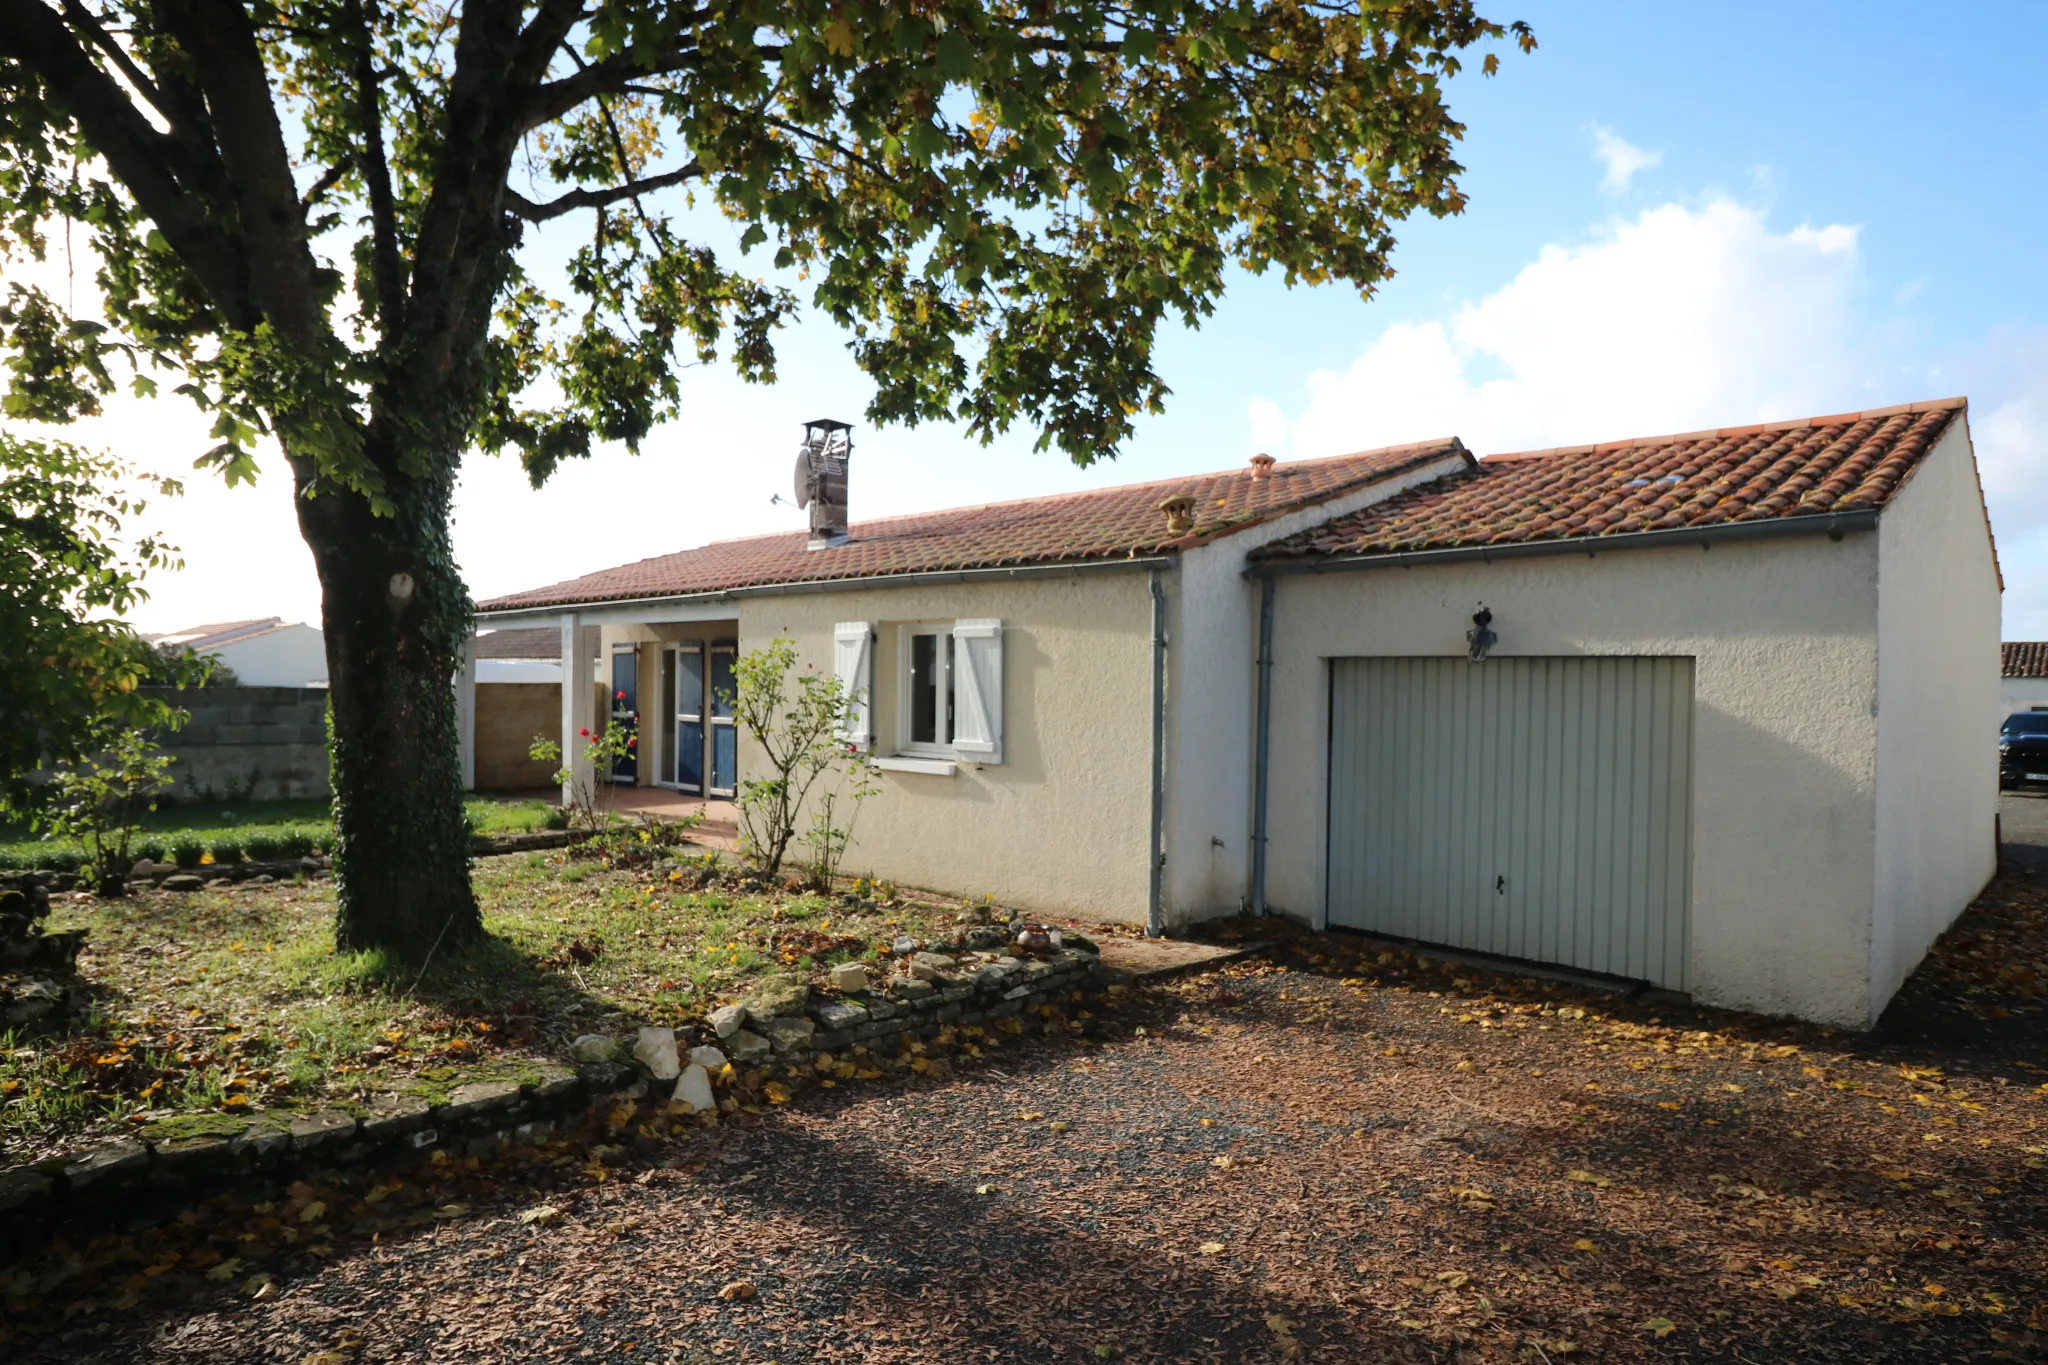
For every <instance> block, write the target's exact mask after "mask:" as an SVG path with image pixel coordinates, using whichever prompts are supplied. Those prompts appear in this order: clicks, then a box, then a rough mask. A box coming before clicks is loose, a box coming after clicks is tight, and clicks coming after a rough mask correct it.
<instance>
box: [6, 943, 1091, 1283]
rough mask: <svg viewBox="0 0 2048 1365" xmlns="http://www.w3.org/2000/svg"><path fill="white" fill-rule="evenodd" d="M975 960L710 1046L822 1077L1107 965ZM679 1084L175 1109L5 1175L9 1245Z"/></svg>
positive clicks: (521, 1126)
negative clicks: (257, 1108)
mask: <svg viewBox="0 0 2048 1365" xmlns="http://www.w3.org/2000/svg"><path fill="white" fill-rule="evenodd" d="M979 957H980V958H981V959H982V960H978V961H966V960H963V961H961V962H960V963H959V964H958V965H957V968H956V969H955V970H954V971H953V972H951V973H939V974H935V975H933V976H931V977H930V978H928V979H918V978H915V977H908V976H905V977H894V978H891V980H890V982H889V984H888V988H887V989H885V990H879V991H865V992H859V993H856V994H853V995H847V996H837V997H833V998H831V999H826V1000H820V1001H810V1000H803V999H801V998H798V1001H797V1003H794V1004H792V1005H789V1006H787V1007H786V1009H785V1011H783V1012H778V1013H772V1014H766V1015H759V1014H755V1013H753V1012H752V1011H750V1010H746V1009H741V1010H740V1017H739V1018H736V1019H735V1018H733V1017H732V1016H731V1015H728V1016H727V1018H728V1021H729V1022H732V1023H733V1024H734V1027H733V1028H731V1029H730V1030H728V1031H727V1033H726V1034H725V1035H724V1036H721V1037H718V1038H715V1039H714V1038H711V1037H710V1036H709V1035H708V1033H707V1035H706V1038H705V1041H706V1042H707V1043H710V1044H713V1045H716V1046H718V1047H720V1048H721V1049H722V1050H723V1051H724V1052H725V1053H726V1054H727V1055H728V1057H729V1058H730V1061H731V1063H732V1066H733V1067H734V1069H735V1072H736V1073H738V1072H746V1073H751V1075H750V1079H755V1080H762V1081H765V1080H770V1079H778V1078H780V1079H784V1080H786V1081H787V1080H792V1079H795V1080H801V1079H802V1078H804V1077H807V1076H811V1075H815V1074H816V1070H817V1068H818V1066H819V1065H820V1063H821V1060H822V1058H824V1057H825V1056H828V1055H833V1054H850V1055H851V1056H853V1057H860V1056H863V1055H869V1056H872V1055H874V1054H876V1053H878V1052H881V1051H883V1050H885V1049H887V1050H892V1051H893V1050H895V1049H897V1048H900V1047H901V1046H903V1044H904V1043H905V1042H906V1041H907V1040H909V1039H921V1040H930V1039H933V1038H936V1037H938V1036H939V1034H940V1032H941V1031H942V1030H945V1029H948V1028H960V1027H972V1026H976V1025H996V1026H998V1027H1003V1026H1005V1025H1004V1024H1003V1021H1005V1020H1009V1019H1017V1020H1019V1021H1020V1022H1019V1023H1018V1024H1011V1025H1007V1027H1009V1028H1012V1029H1018V1030H1019V1031H1021V1030H1022V1028H1023V1027H1028V1026H1030V1025H1031V1024H1032V1023H1033V1022H1034V1019H1033V1016H1032V1014H1031V1013H1030V1008H1031V1007H1033V1006H1037V1005H1049V1004H1050V1003H1051V1002H1052V1001H1053V1000H1054V999H1056V998H1058V997H1060V996H1062V995H1065V994H1068V993H1071V992H1074V991H1076V990H1078V989H1081V988H1084V987H1087V986H1089V985H1091V984H1093V983H1094V981H1095V979H1096V977H1097V975H1098V972H1099V969H1100V963H1099V960H1098V958H1097V957H1096V955H1095V954H1094V953H1092V952H1087V951H1083V950H1081V949H1075V948H1069V949H1055V950H1053V952H1052V953H1051V954H1049V955H1048V956H1046V957H1044V958H1039V959H1032V960H1020V959H1017V958H1012V957H1000V958H999V957H995V956H994V955H992V954H983V955H979ZM721 1013H724V1012H721ZM686 1041H687V1040H686ZM676 1084H677V1083H676V1081H674V1080H662V1081H655V1080H654V1079H653V1078H652V1075H651V1073H650V1071H649V1068H648V1067H647V1066H646V1065H644V1064H640V1063H626V1062H620V1061H601V1062H591V1063H586V1064H584V1065H581V1066H574V1067H572V1066H568V1065H564V1064H560V1063H554V1062H528V1063H509V1064H503V1065H496V1066H494V1065H492V1064H486V1065H485V1066H484V1067H482V1068H479V1074H478V1078H477V1079H475V1080H473V1081H470V1082H468V1083H466V1084H462V1085H455V1086H452V1087H450V1088H448V1089H447V1090H446V1091H445V1093H441V1092H435V1093H413V1094H389V1095H381V1096H378V1097H376V1098H374V1099H372V1100H371V1101H370V1102H368V1103H367V1104H364V1105H361V1106H359V1107H356V1108H353V1109H350V1110H336V1111H331V1112H325V1113H317V1114H291V1113H282V1112H267V1113H262V1114H257V1115H254V1116H251V1117H248V1118H234V1117H231V1116H229V1115H226V1114H206V1115H177V1116H169V1117H167V1118H166V1119H165V1120H163V1121H162V1122H161V1123H159V1124H157V1125H154V1126H151V1127H146V1128H144V1129H143V1130H142V1131H141V1132H139V1133H138V1134H136V1135H135V1136H134V1137H128V1138H116V1139H112V1140H109V1141H106V1142H102V1143H99V1144H96V1145H94V1146H90V1147H87V1148H85V1149H83V1150H81V1151H77V1152H73V1153H70V1154H68V1155H66V1156H64V1157H60V1158H56V1159H53V1160H50V1161H45V1162H41V1163H38V1164H36V1165H33V1166H26V1167H18V1168H16V1169H14V1170H9V1171H0V1243H4V1242H9V1241H26V1240H28V1239H31V1238H35V1237H40V1236H42V1235H43V1233H44V1231H45V1230H46V1229H47V1228H49V1227H50V1226H53V1225H55V1224H59V1223H63V1224H65V1225H71V1224H73V1223H75V1222H77V1221H78V1220H81V1219H83V1220H86V1221H92V1220H94V1219H95V1218H99V1219H108V1218H118V1219H130V1218H133V1217H134V1216H135V1215H136V1213H137V1211H138V1210H146V1209H149V1208H150V1207H152V1206H156V1207H163V1206H166V1205H175V1204H176V1203H178V1202H180V1201H183V1200H189V1199H191V1198H197V1197H203V1196H204V1195H205V1194H207V1193H210V1192H211V1191H213V1190H215V1189H217V1188H220V1187H223V1186H229V1185H235V1184H240V1183H244V1182H248V1181H251V1180H256V1181H271V1182H276V1181H280V1180H290V1179H295V1178H298V1177H299V1176H301V1175H303V1174H304V1173H306V1172H308V1171H311V1170H314V1169H317V1168H322V1167H335V1166H365V1165H375V1164H379V1163H391V1162H404V1161H417V1160H420V1159H423V1158H425V1157H427V1156H429V1155H431V1153H432V1152H433V1151H435V1150H437V1149H438V1150H445V1151H448V1152H449V1153H450V1154H451V1155H457V1156H466V1155H481V1154H486V1153H489V1152H494V1151H497V1150H499V1149H501V1148H503V1147H504V1146H505V1145H507V1144H509V1143H514V1142H533V1141H536V1140H538V1139H540V1138H542V1137H545V1136H546V1135H547V1134H548V1133H551V1132H553V1131H554V1130H555V1129H556V1128H557V1127H559V1126H563V1125H564V1124H565V1123H568V1124H573V1123H575V1122H579V1121H581V1119H582V1118H583V1116H585V1115H587V1114H588V1113H589V1112H591V1111H592V1110H595V1109H609V1108H611V1107H613V1106H616V1105H617V1104H618V1103H620V1102H621V1101H639V1100H642V1099H654V1100H667V1099H669V1098H670V1096H671V1094H672V1093H674V1087H675V1085H676ZM728 1107H730V1105H729V1102H728Z"/></svg>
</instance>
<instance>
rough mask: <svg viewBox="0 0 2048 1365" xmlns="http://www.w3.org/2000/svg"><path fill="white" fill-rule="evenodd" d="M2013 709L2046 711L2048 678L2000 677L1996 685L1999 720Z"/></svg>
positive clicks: (2013, 710) (2047, 705) (2047, 706)
mask: <svg viewBox="0 0 2048 1365" xmlns="http://www.w3.org/2000/svg"><path fill="white" fill-rule="evenodd" d="M2015 711H2048V678H2001V679H1999V685H1998V716H1997V720H1995V721H1993V722H1992V728H1993V729H1996V728H1997V724H1998V722H1999V721H2003V720H2004V719H2005V718H2006V717H2007V716H2009V715H2011V714H2012V713H2013V712H2015Z"/></svg>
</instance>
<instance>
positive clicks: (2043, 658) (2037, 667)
mask: <svg viewBox="0 0 2048 1365" xmlns="http://www.w3.org/2000/svg"><path fill="white" fill-rule="evenodd" d="M1999 650H2000V651H2001V652H2002V653H2003V655H2004V663H2005V667H2004V669H2003V670H2001V671H2002V672H2003V673H2004V674H2005V676H2006V677H2008V678H2048V640H2007V641H2006V642H2005V643H2004V644H2002V645H2000V646H1999Z"/></svg>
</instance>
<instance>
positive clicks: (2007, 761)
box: [1998, 711, 2048, 791]
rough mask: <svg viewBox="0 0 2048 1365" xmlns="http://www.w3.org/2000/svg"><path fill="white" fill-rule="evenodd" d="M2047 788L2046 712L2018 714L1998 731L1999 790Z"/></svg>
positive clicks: (2047, 732) (2012, 716) (2047, 747)
mask: <svg viewBox="0 0 2048 1365" xmlns="http://www.w3.org/2000/svg"><path fill="white" fill-rule="evenodd" d="M2023 782H2033V783H2038V784H2040V785H2042V786H2048V711H2018V712H2015V713H2014V714H2012V715H2010V716H2007V717H2006V718H2005V724H2003V725H2001V726H1999V727H1998V789H1999V790H2000V791H2011V790H2012V789H2013V788H2014V787H2017V786H2019V785H2020V784H2021V783H2023Z"/></svg>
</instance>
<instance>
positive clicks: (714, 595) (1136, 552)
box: [476, 542, 1177, 621]
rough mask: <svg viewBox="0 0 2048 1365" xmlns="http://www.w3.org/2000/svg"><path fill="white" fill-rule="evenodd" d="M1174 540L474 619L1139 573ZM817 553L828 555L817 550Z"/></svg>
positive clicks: (1169, 557)
mask: <svg viewBox="0 0 2048 1365" xmlns="http://www.w3.org/2000/svg"><path fill="white" fill-rule="evenodd" d="M1173 549H1174V544H1173V542H1167V543H1164V544H1161V545H1160V546H1158V547H1157V548H1156V549H1145V548H1134V549H1131V550H1129V551H1127V552H1125V553H1123V554H1118V555H1091V556H1087V557H1085V558H1059V557H1056V556H1055V557H1022V556H1018V557H1012V558H1011V559H1009V560H1007V561H998V562H990V563H983V564H965V565H961V566H959V567H955V568H929V569H902V570H897V571H892V572H881V573H867V574H838V575H827V576H820V577H816V578H794V579H769V580H764V581H760V582H747V583H734V584H730V585H727V586H724V587H717V588H706V589H704V590H702V591H698V592H647V593H611V594H603V593H591V594H587V595H581V596H562V597H550V598H548V599H546V600H545V601H538V602H519V601H517V600H516V599H514V598H496V599H493V600H492V601H489V602H485V603H482V604H480V605H479V606H478V607H477V610H476V616H477V619H478V620H480V621H488V620H493V619H503V618H510V617H519V616H532V615H537V614H545V613H564V612H569V611H575V610H578V609H580V608H586V607H589V608H595V607H614V606H616V607H631V606H654V605H656V604H664V603H665V604H675V603H683V602H715V601H721V600H723V601H736V600H738V599H740V598H743V597H766V596H778V597H783V596H798V595H801V594H804V593H819V592H850V591H855V590H858V589H863V588H887V587H897V586H907V585H909V584H913V583H933V582H947V581H958V580H961V579H977V578H980V579H990V580H996V579H1002V578H1021V577H1040V576H1045V577H1050V576H1055V575H1058V574H1061V573H1068V572H1071V573H1077V574H1078V573H1096V572H1102V571H1105V570H1133V571H1135V570H1139V569H1148V568H1158V567H1162V566H1167V565H1171V564H1173V563H1174V562H1175V561H1176V559H1177V556H1176V555H1175V554H1174V553H1173ZM819 553H829V552H827V551H820V552H819Z"/></svg>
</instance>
